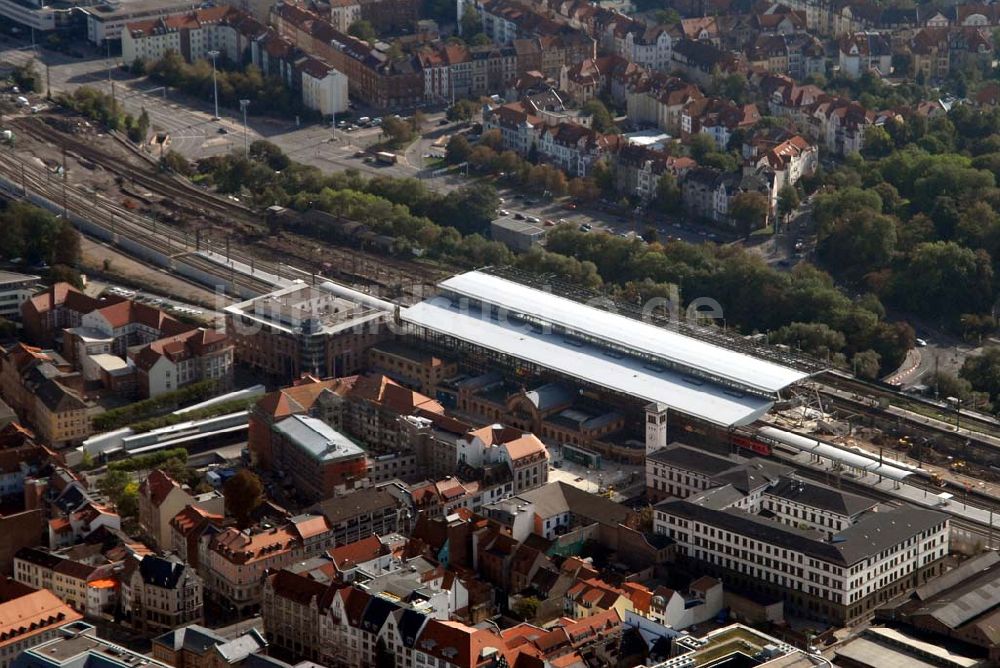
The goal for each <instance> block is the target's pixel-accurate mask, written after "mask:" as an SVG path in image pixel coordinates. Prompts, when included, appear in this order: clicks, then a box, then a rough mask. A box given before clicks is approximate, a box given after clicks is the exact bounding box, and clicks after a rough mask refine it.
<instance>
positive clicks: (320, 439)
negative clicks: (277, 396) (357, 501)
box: [271, 415, 368, 501]
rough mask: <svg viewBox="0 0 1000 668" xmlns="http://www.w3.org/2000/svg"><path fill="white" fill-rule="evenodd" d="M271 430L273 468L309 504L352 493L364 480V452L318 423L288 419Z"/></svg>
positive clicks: (311, 419)
mask: <svg viewBox="0 0 1000 668" xmlns="http://www.w3.org/2000/svg"><path fill="white" fill-rule="evenodd" d="M273 430H274V432H275V436H274V438H273V440H272V442H271V447H272V456H273V458H274V459H273V466H274V467H275V468H276V469H278V470H279V471H283V472H284V473H285V475H286V476H287V477H288V479H290V480H291V481H292V482H293V483H294V485H295V488H296V489H297V490H298V492H299V493H300V494H302V495H303V496H304V497H305V498H307V499H309V500H310V501H319V500H321V499H326V498H329V497H331V496H333V495H334V494H335V493H337V492H345V491H347V490H350V489H353V488H354V487H355V486H360V485H361V484H363V482H364V480H365V479H366V478H367V470H368V464H367V455H366V453H365V451H364V449H362V448H361V446H360V445H358V444H357V443H356V442H355V441H354V440H352V439H351V438H350V437H348V436H346V435H344V434H343V433H341V432H339V431H337V430H336V429H334V428H333V427H331V426H330V425H328V424H326V423H325V422H323V421H322V420H320V419H318V418H314V417H310V416H308V415H291V416H289V417H287V418H285V419H284V420H281V421H280V422H278V423H277V424H275V425H274V427H273Z"/></svg>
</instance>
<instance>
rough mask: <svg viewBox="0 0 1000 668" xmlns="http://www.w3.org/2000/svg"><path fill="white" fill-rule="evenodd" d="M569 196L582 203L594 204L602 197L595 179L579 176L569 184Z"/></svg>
mask: <svg viewBox="0 0 1000 668" xmlns="http://www.w3.org/2000/svg"><path fill="white" fill-rule="evenodd" d="M568 189H569V194H570V196H571V197H574V198H576V199H578V200H580V201H582V202H593V201H594V200H596V199H597V198H598V197H600V196H601V189H600V188H598V187H597V184H596V183H595V182H594V179H591V178H587V177H581V176H578V177H576V178H575V179H572V180H571V181H570V182H569V187H568Z"/></svg>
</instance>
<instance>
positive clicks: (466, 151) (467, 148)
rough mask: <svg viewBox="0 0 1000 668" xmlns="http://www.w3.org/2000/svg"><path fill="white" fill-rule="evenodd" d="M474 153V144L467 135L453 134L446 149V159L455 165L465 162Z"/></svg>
mask: <svg viewBox="0 0 1000 668" xmlns="http://www.w3.org/2000/svg"><path fill="white" fill-rule="evenodd" d="M471 154H472V145H471V144H470V143H469V140H468V139H466V138H465V135H457V134H456V135H452V136H451V139H449V140H448V145H447V146H445V149H444V159H445V160H447V161H448V162H449V163H451V164H453V165H457V164H458V163H460V162H465V161H466V160H468V159H469V155H471Z"/></svg>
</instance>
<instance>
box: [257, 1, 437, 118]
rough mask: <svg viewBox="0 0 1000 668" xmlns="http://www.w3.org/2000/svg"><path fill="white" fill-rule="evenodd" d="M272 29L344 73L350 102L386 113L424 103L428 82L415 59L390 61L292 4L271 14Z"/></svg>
mask: <svg viewBox="0 0 1000 668" xmlns="http://www.w3.org/2000/svg"><path fill="white" fill-rule="evenodd" d="M395 4H397V3H393V2H390V3H384V5H383V4H378V5H377V6H378V7H383V6H385V7H390V6H394V5H395ZM398 4H403V3H398ZM364 7H365V5H362V14H364V11H365V9H364ZM271 23H272V24H273V25H274V26H275V28H276V29H277V31H278V34H280V35H281V36H282V37H284V38H286V39H288V40H289V41H290V42H292V44H294V45H295V46H297V47H298V48H300V49H303V50H304V51H305V52H306V53H308V54H310V55H312V56H315V57H317V58H320V59H322V60H324V61H326V62H327V63H329V64H330V65H331V66H332V67H333V68H334V69H336V70H338V71H339V72H343V73H344V75H345V76H346V77H347V81H348V86H349V90H350V93H351V96H352V97H355V98H357V99H359V100H361V101H363V102H364V103H365V104H369V105H371V106H373V107H377V108H382V109H384V108H393V107H406V106H412V105H415V104H419V103H421V102H422V101H423V100H424V78H423V74H422V72H421V70H420V65H419V63H417V61H416V60H415V59H414V58H408V57H407V58H403V59H398V60H397V59H392V58H389V57H388V56H387V55H386V53H384V52H383V51H380V50H379V49H378V48H376V47H373V46H371V45H370V44H368V43H367V42H364V41H361V40H359V39H357V38H355V37H352V36H351V35H348V34H345V33H343V32H340V31H338V30H337V29H336V28H334V27H333V25H332V24H331V23H330V22H329V21H327V20H325V19H323V18H321V17H320V16H318V15H317V14H315V13H313V12H311V11H308V10H306V9H304V8H302V7H298V6H295V5H292V4H290V3H283V4H281V5H278V6H276V7H275V8H274V9H273V10H272V15H271Z"/></svg>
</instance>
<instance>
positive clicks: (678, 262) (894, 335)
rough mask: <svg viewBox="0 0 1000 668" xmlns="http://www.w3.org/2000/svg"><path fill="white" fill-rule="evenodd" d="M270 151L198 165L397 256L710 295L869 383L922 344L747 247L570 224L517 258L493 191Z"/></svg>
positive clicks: (634, 290) (628, 292) (873, 311)
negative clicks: (416, 254)
mask: <svg viewBox="0 0 1000 668" xmlns="http://www.w3.org/2000/svg"><path fill="white" fill-rule="evenodd" d="M265 154H267V155H270V156H271V157H270V158H266V159H265V158H261V157H258V158H257V159H251V160H249V161H247V160H245V159H243V158H242V156H239V155H232V156H227V157H222V158H211V159H208V160H205V161H202V162H201V163H200V165H199V168H200V170H201V171H202V172H203V173H204V174H206V175H207V176H208V178H209V179H210V180H212V181H213V182H215V183H216V184H217V185H218V187H220V189H223V190H224V191H226V192H235V191H236V189H241V188H245V191H246V192H249V193H250V196H251V197H252V198H256V199H258V200H259V203H261V204H267V205H270V204H274V203H275V202H277V203H279V204H283V205H290V206H293V207H295V208H296V209H298V210H301V211H304V210H307V209H309V208H317V209H321V210H323V211H327V212H329V213H333V214H336V215H339V216H343V217H344V218H347V219H350V220H357V221H359V222H363V223H366V224H368V225H370V226H371V227H372V228H374V229H375V230H377V231H378V232H380V233H383V234H389V235H392V236H393V237H395V238H396V240H397V247H406V246H412V247H419V248H420V249H422V250H423V251H424V252H425V253H426V254H427V255H428V256H430V257H436V258H439V259H441V260H444V261H446V262H448V263H451V264H454V265H458V266H482V265H485V264H494V265H516V266H518V267H520V268H523V269H525V270H528V271H531V272H535V273H539V274H550V275H554V276H556V277H557V278H559V279H561V280H565V281H568V282H572V283H574V284H577V285H581V286H583V287H587V288H590V289H603V290H605V291H607V292H608V293H609V294H610V295H611V296H613V297H615V298H618V299H622V300H625V301H629V302H631V303H635V302H637V301H642V300H645V299H649V298H653V297H670V296H671V295H672V294H674V292H673V291H674V290H675V289H677V290H679V292H680V295H681V297H682V299H683V300H684V301H685V302H689V301H690V300H691V299H694V298H696V297H710V298H713V299H715V300H716V301H718V302H719V303H720V304H721V306H722V308H723V311H724V314H725V319H726V323H727V325H728V326H729V327H730V328H734V329H739V330H741V331H743V332H746V333H750V332H754V331H758V332H768V331H769V332H772V333H773V334H772V340H774V341H776V342H784V343H787V344H788V345H790V346H792V347H795V348H800V349H802V350H804V351H808V352H811V353H814V354H817V355H820V356H823V357H829V359H830V360H831V362H833V363H836V364H840V365H842V366H844V367H845V368H846V367H849V366H850V365H851V364H852V363H854V362H855V361H856V362H857V363H858V365H859V367H860V369H859V371H864V372H866V373H868V374H869V375H871V376H875V375H877V374H878V373H881V372H885V371H887V370H890V369H892V368H895V367H896V366H897V365H898V364H899V363H901V361H902V359H903V357H904V356H905V354H906V351H907V350H908V349H909V348H910V347H912V345H913V342H914V334H913V330H912V329H911V328H910V327H909V326H907V325H905V324H896V323H890V322H887V321H886V320H885V319H884V317H885V309H884V308H883V307H882V304H881V302H880V301H879V299H878V297H876V296H875V295H872V294H869V295H865V296H864V298H862V299H859V300H852V299H851V298H850V297H848V296H847V295H846V294H844V293H843V292H841V291H840V290H839V289H838V288H837V287H836V286H835V285H834V282H833V279H832V278H831V277H830V276H829V275H828V274H826V273H824V272H823V271H821V270H819V269H817V268H815V267H812V266H809V265H806V264H803V265H800V266H799V267H797V268H796V269H795V270H794V271H793V272H791V273H788V272H779V271H776V270H773V269H771V268H770V267H768V266H767V264H766V263H764V262H763V260H761V259H760V258H759V257H757V256H755V255H753V254H751V253H747V252H745V251H743V250H742V249H740V248H737V247H729V246H715V245H713V244H703V245H692V244H687V243H681V242H671V243H667V244H660V243H651V244H647V243H645V242H643V241H641V240H637V239H624V238H620V237H616V236H612V235H605V234H586V233H582V232H579V231H577V230H575V229H572V228H570V227H568V226H563V227H557V228H554V229H552V230H550V232H549V236H548V243H547V247H546V249H540V248H536V249H532V250H531V251H530V252H528V253H524V254H522V255H519V256H514V255H513V254H512V253H511V252H510V251H509V250H508V249H507V248H506V247H505V246H503V245H501V244H498V243H496V242H491V241H487V240H486V238H485V237H484V233H485V230H486V229H487V228H488V225H489V222H490V220H491V219H492V218H493V216H494V212H495V210H496V208H497V206H498V203H499V202H498V200H497V198H496V194H495V192H494V190H493V188H492V187H490V186H488V185H480V184H476V185H471V186H466V187H464V188H461V189H459V190H457V191H454V192H452V193H449V194H448V195H441V194H440V193H437V192H432V191H430V190H428V189H427V188H426V186H424V184H423V183H421V182H420V181H417V180H415V179H394V178H387V177H377V178H373V179H365V178H363V177H362V176H361V175H360V174H358V173H357V172H354V171H347V172H343V173H338V174H329V175H324V174H322V173H321V172H319V171H318V170H315V169H313V168H309V167H303V166H301V165H297V164H295V163H291V164H290V165H288V166H287V167H286V168H285V169H283V170H282V171H281V173H280V174H279V173H276V172H275V171H274V170H273V169H272V168H271V167H269V166H268V163H267V161H266V160H273V159H274V155H273V152H271V151H267V152H265V151H257V152H256V153H255V155H257V156H263V155H265ZM535 167H536V166H532V167H530V168H529V174H530V172H531V171H532V170H534V168H535ZM529 178H530V176H529ZM569 187H570V186H569V185H567V188H569ZM675 188H676V184H674V185H673V187H672V188H665V190H667V191H668V192H666V193H664V197H665V198H670V197H676V196H677V193H676V191H675ZM296 231H299V232H303V233H306V234H309V235H311V236H314V237H316V238H319V239H324V240H332V239H333V238H334V235H335V230H334V229H333V228H327V227H325V226H324V224H323V223H309V224H300V225H299V226H298V227H297V228H296Z"/></svg>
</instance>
